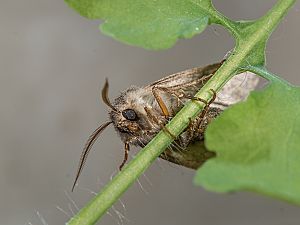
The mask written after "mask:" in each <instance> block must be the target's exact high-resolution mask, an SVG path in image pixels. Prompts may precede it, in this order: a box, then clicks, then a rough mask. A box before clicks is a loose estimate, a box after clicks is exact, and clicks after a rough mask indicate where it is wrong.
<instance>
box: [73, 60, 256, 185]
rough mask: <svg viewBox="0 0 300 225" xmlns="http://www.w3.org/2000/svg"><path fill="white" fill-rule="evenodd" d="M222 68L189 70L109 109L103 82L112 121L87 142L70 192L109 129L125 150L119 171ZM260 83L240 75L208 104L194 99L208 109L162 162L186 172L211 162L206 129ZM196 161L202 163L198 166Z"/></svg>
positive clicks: (126, 95) (131, 93)
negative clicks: (133, 149)
mask: <svg viewBox="0 0 300 225" xmlns="http://www.w3.org/2000/svg"><path fill="white" fill-rule="evenodd" d="M221 65H222V62H220V63H216V64H212V65H208V66H205V67H201V68H193V69H188V70H185V71H182V72H179V73H175V74H172V75H169V76H166V77H164V78H162V79H160V80H158V81H155V82H154V83H152V84H150V85H147V86H145V87H136V86H132V87H130V88H128V89H127V90H125V91H123V92H122V93H121V94H120V96H119V97H117V98H116V99H115V100H114V101H113V103H111V102H110V100H109V98H108V87H109V85H108V82H107V80H106V82H105V85H104V87H103V90H102V99H103V101H104V103H105V104H106V105H107V106H109V108H110V109H111V110H110V112H109V116H110V121H108V122H106V123H104V124H102V125H101V126H100V127H98V128H97V129H96V130H95V131H94V133H93V134H92V135H91V136H90V137H89V139H88V141H87V143H86V145H85V147H84V149H83V152H82V155H81V159H80V163H79V168H78V171H77V174H76V178H75V182H74V184H73V188H72V190H73V189H74V187H75V185H76V183H77V180H78V178H79V175H80V174H81V172H82V169H83V166H84V164H85V161H86V159H87V156H88V153H89V152H90V150H91V148H92V145H93V144H94V142H95V141H96V139H97V138H98V137H99V135H100V134H101V132H102V131H103V130H104V129H105V128H106V127H107V126H108V125H110V124H113V125H114V127H115V130H116V131H117V133H118V134H119V136H120V137H121V140H122V141H123V142H124V145H125V146H124V149H125V155H124V159H123V162H122V164H121V165H120V169H121V168H122V167H123V166H124V165H125V163H126V161H127V158H128V152H129V148H130V145H135V146H140V147H144V146H145V145H146V144H147V143H148V142H149V141H150V140H151V139H152V138H153V137H154V136H155V135H156V134H157V133H158V132H159V131H160V130H161V129H165V128H164V125H165V124H166V123H167V122H168V121H169V120H170V119H171V118H172V117H174V115H175V114H176V113H177V112H178V111H179V110H180V109H181V108H182V107H183V106H184V105H185V103H186V102H187V101H190V100H195V99H194V98H193V96H194V95H195V94H196V93H197V91H198V90H199V89H201V87H202V86H203V85H204V84H205V83H206V82H207V81H208V80H209V79H210V78H211V77H212V76H213V75H214V73H215V72H216V71H217V69H218V68H219V67H220V66H221ZM258 80H259V78H258V77H257V76H255V75H254V74H252V73H242V74H238V75H235V76H234V77H233V78H232V79H231V80H230V81H228V82H227V84H226V85H225V86H224V87H223V88H222V89H221V90H220V92H219V93H218V94H217V95H215V93H214V92H213V93H214V95H215V96H214V98H213V101H212V102H205V101H203V100H201V99H197V100H199V101H202V102H205V103H206V107H205V108H204V110H203V111H202V113H201V115H199V116H198V117H197V118H196V119H195V120H193V121H191V122H190V125H189V126H188V127H187V129H186V130H185V131H184V132H183V133H182V134H181V135H180V136H179V137H177V138H176V140H175V141H174V142H173V143H172V144H171V145H170V146H169V148H168V149H167V150H166V151H165V152H164V153H163V154H161V156H160V157H161V158H163V159H166V160H168V161H171V162H174V163H177V164H179V165H183V166H186V167H189V168H194V169H195V168H198V167H199V166H200V165H201V163H203V161H205V160H206V159H208V158H210V157H212V156H213V153H212V152H209V151H207V150H206V149H205V147H204V145H203V139H204V131H205V128H206V127H207V125H208V123H209V122H210V121H211V120H212V119H214V118H215V117H217V116H218V115H219V114H220V113H221V112H222V111H223V110H224V109H225V108H226V107H228V106H230V105H232V104H235V103H237V102H240V101H243V100H245V99H246V97H247V96H248V94H249V92H250V91H251V90H253V89H254V88H255V87H256V85H257V83H258ZM166 132H168V130H166ZM170 135H171V134H170ZM195 142H197V143H199V144H200V145H199V146H197V148H196V150H195V148H194V149H193V148H191V150H189V149H190V148H189V147H188V146H191V145H193V143H195ZM198 154H200V156H198ZM197 157H198V158H199V159H200V160H196V159H197ZM195 158H196V159H195Z"/></svg>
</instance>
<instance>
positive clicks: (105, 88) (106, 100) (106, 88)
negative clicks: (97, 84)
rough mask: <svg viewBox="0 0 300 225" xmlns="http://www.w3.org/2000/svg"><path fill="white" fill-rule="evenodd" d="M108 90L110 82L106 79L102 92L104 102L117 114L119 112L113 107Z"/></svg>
mask: <svg viewBox="0 0 300 225" xmlns="http://www.w3.org/2000/svg"><path fill="white" fill-rule="evenodd" d="M108 89H109V84H108V80H107V78H105V84H104V87H103V89H102V92H101V94H102V100H103V102H104V103H105V104H106V105H107V106H108V107H109V108H111V109H112V110H114V111H115V112H117V111H118V110H116V108H115V107H113V105H112V104H111V103H110V100H109V98H108Z"/></svg>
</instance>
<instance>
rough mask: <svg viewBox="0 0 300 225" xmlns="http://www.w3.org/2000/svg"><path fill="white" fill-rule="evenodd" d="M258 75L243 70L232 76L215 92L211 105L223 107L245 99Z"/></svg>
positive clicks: (252, 88) (256, 81) (255, 84)
mask: <svg viewBox="0 0 300 225" xmlns="http://www.w3.org/2000/svg"><path fill="white" fill-rule="evenodd" d="M259 80H260V79H259V77H258V76H257V75H255V74H254V73H251V72H244V73H240V74H237V75H235V76H234V77H232V78H231V79H230V80H229V81H228V82H227V83H226V84H225V85H224V87H223V88H222V89H221V90H220V91H219V92H218V93H217V98H216V100H215V101H214V102H213V103H212V104H211V107H216V108H220V109H224V108H226V107H227V106H230V105H233V104H236V103H238V102H241V101H244V100H246V98H247V97H248V95H249V94H250V92H251V91H253V90H254V89H255V88H256V86H257V84H258V83H259Z"/></svg>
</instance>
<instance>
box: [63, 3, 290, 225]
mask: <svg viewBox="0 0 300 225" xmlns="http://www.w3.org/2000/svg"><path fill="white" fill-rule="evenodd" d="M294 2H295V0H281V1H278V2H277V3H276V4H275V6H274V7H273V9H272V10H270V11H269V12H268V13H267V14H266V16H264V17H262V18H261V19H259V20H257V21H256V22H254V23H253V24H255V23H262V22H265V24H264V25H263V26H259V29H258V30H257V31H256V32H254V33H252V32H250V33H249V34H247V36H246V37H245V39H244V40H242V41H240V42H239V43H240V44H239V45H238V46H237V47H236V48H235V50H234V52H233V54H232V55H231V56H230V57H229V58H228V59H227V60H226V61H225V63H224V64H223V65H222V67H221V68H220V69H219V70H218V71H217V72H216V73H215V75H214V76H213V77H212V78H211V79H210V80H209V81H208V82H207V83H206V84H205V85H204V86H203V88H201V90H200V91H199V92H198V93H197V94H196V96H197V97H199V98H202V99H205V100H207V101H209V100H210V99H211V97H212V92H211V91H210V90H211V89H213V90H214V91H218V90H220V89H221V88H222V87H223V85H224V84H225V83H226V82H227V81H228V80H229V79H230V78H231V77H232V76H233V75H234V74H235V73H236V71H237V69H238V68H239V67H240V66H241V65H242V64H243V63H244V61H245V60H246V59H247V57H248V55H250V54H251V53H252V51H254V50H253V49H254V48H255V47H256V46H257V44H259V43H261V41H262V40H266V35H267V36H269V35H270V33H271V32H272V31H273V29H274V28H275V26H276V25H277V24H278V23H279V21H280V19H281V18H282V17H283V16H284V14H285V13H286V12H287V10H288V9H289V8H290V7H291V5H292V4H293V3H294ZM223 25H224V24H223ZM231 25H232V24H231ZM230 29H233V28H232V27H231V28H230ZM236 29H237V30H238V29H240V28H239V27H236ZM235 33H239V32H238V31H236V32H235ZM203 107H204V105H203V104H202V103H199V102H194V101H190V102H189V103H187V104H186V106H185V107H183V109H182V110H180V112H179V113H177V115H176V116H175V117H174V118H173V119H172V121H170V123H169V124H168V125H167V126H166V127H167V129H168V130H169V131H170V132H171V133H172V134H174V135H176V136H178V135H179V134H180V133H181V132H182V131H183V130H184V129H185V128H186V127H187V126H188V124H189V118H195V117H196V116H197V115H198V114H199V113H200V112H201V110H202V109H203ZM172 141H173V139H172V137H171V136H169V134H167V133H165V132H164V131H161V132H160V133H159V134H158V135H156V137H155V138H154V139H153V140H152V141H151V142H150V143H149V144H148V145H147V146H146V147H144V148H143V149H142V150H141V151H140V152H139V153H138V154H137V155H136V157H135V158H134V159H132V160H131V162H130V163H129V164H128V165H127V166H125V167H124V169H123V170H122V171H121V172H120V173H119V174H118V175H116V176H115V177H114V178H113V179H112V180H111V182H110V183H108V184H107V185H106V186H105V187H104V189H103V190H102V191H101V192H100V193H99V194H98V195H97V196H96V197H95V198H93V199H92V200H91V201H90V202H89V203H88V204H87V205H86V206H85V207H84V208H83V209H81V210H80V212H79V213H78V214H77V215H75V216H74V217H73V218H72V219H71V220H70V221H69V222H68V224H69V225H91V224H95V223H96V222H97V220H98V219H99V218H100V217H101V216H102V215H103V214H104V213H105V212H106V211H107V210H108V209H109V208H110V207H111V206H112V205H113V204H114V203H115V202H116V201H117V200H118V198H119V197H120V196H121V195H122V194H123V193H124V192H125V191H126V190H127V189H128V188H129V186H131V184H132V183H133V182H134V181H135V180H136V179H137V178H138V177H139V176H140V175H141V174H142V173H143V172H144V171H145V170H146V169H147V168H148V167H149V166H150V165H151V163H152V162H153V161H154V160H155V159H156V158H157V157H158V156H159V155H160V154H161V153H162V152H163V151H164V150H165V149H166V148H167V147H168V146H169V144H170V143H171V142H172Z"/></svg>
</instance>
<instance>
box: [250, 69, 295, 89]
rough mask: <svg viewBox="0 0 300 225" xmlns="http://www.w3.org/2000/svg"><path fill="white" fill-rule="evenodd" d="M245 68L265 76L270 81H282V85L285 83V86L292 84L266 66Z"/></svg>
mask: <svg viewBox="0 0 300 225" xmlns="http://www.w3.org/2000/svg"><path fill="white" fill-rule="evenodd" d="M245 69H246V70H248V71H250V72H252V73H255V74H257V75H259V76H261V77H263V78H265V79H266V80H268V81H271V82H274V83H281V84H282V85H285V86H291V84H289V83H288V82H287V81H286V80H283V79H282V78H280V77H278V76H277V75H275V74H273V73H270V72H269V71H268V70H267V69H266V68H265V67H257V66H247V67H245Z"/></svg>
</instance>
